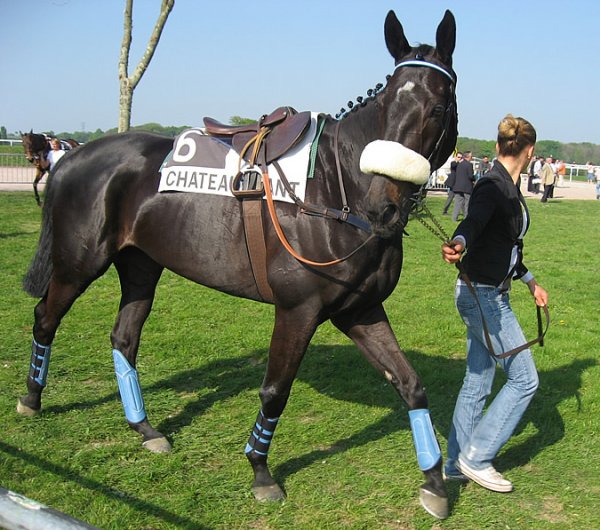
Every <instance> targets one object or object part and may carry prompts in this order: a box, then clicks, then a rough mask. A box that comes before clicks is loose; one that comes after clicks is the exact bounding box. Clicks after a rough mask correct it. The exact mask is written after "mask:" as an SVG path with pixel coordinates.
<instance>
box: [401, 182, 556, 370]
mask: <svg viewBox="0 0 600 530" xmlns="http://www.w3.org/2000/svg"><path fill="white" fill-rule="evenodd" d="M412 200H413V201H414V203H415V205H414V207H413V215H414V217H415V219H417V221H419V222H420V223H421V224H422V225H423V226H424V227H425V228H427V230H429V231H430V232H431V233H432V234H433V235H434V236H435V237H436V238H438V239H440V240H441V241H442V242H443V243H445V244H447V245H449V244H450V238H449V237H448V234H447V233H446V231H445V230H444V228H443V227H442V225H441V224H440V222H439V221H438V220H437V219H436V218H435V216H434V215H433V214H432V213H431V210H430V209H429V207H428V206H427V205H426V204H425V195H424V193H423V190H419V192H418V193H417V195H416V196H415V197H414V198H413V199H412ZM423 213H424V214H425V215H426V216H427V217H429V220H430V223H431V224H430V223H429V222H428V221H427V220H426V219H425V218H424V217H423V216H422V214H423ZM456 268H457V269H458V275H459V277H460V278H461V279H462V281H464V282H465V284H466V285H467V288H468V289H469V291H470V293H471V295H472V296H473V298H474V299H475V302H476V303H477V308H478V309H479V313H480V315H481V324H482V326H483V334H484V337H485V342H486V345H487V348H488V350H489V352H490V353H491V354H492V355H493V356H494V357H496V358H497V359H504V358H505V357H509V356H511V355H516V354H517V353H520V352H522V351H523V350H526V349H527V348H530V347H531V346H533V345H534V344H537V343H539V344H540V346H543V345H544V337H545V335H546V333H547V331H548V328H549V326H550V312H549V311H548V307H547V306H543V307H540V306H539V305H537V304H536V306H535V307H536V313H537V329H538V336H537V338H535V339H533V340H530V341H528V342H526V343H525V344H522V345H521V346H517V347H516V348H513V349H512V350H510V351H507V352H503V353H500V354H496V352H495V351H494V346H493V345H492V339H491V337H490V333H489V330H488V326H487V322H486V320H485V317H484V315H483V308H482V307H481V304H480V302H479V297H478V296H477V291H476V290H475V287H473V284H472V283H471V280H470V278H469V276H468V275H467V272H466V271H465V268H464V265H463V264H462V260H459V261H457V262H456ZM542 309H543V310H544V315H545V317H546V327H545V329H543V325H542V311H541V310H542Z"/></svg>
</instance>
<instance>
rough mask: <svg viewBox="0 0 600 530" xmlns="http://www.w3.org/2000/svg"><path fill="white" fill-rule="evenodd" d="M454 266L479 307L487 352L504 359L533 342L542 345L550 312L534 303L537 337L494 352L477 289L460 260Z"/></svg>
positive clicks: (548, 325)
mask: <svg viewBox="0 0 600 530" xmlns="http://www.w3.org/2000/svg"><path fill="white" fill-rule="evenodd" d="M456 268H457V269H458V270H459V276H460V278H461V280H462V281H463V282H465V284H466V285H467V287H468V289H469V291H470V292H471V294H472V295H473V298H474V299H475V302H477V307H478V309H479V313H480V314H481V324H482V327H483V335H484V338H485V343H486V346H487V349H488V350H489V352H490V353H491V354H492V355H493V356H494V357H495V358H496V359H504V358H505V357H509V356H511V355H516V354H517V353H520V352H522V351H523V350H526V349H527V348H530V347H531V346H533V345H534V344H537V343H538V342H539V343H540V346H543V345H544V336H545V335H546V333H547V331H548V328H549V327H550V312H549V311H548V307H547V306H543V307H540V306H538V305H536V309H537V327H538V336H537V338H535V339H533V340H530V341H528V342H526V343H525V344H521V346H517V347H516V348H513V349H512V350H510V351H507V352H502V353H500V354H496V352H495V351H494V346H493V345H492V339H491V337H490V333H489V330H488V326H487V322H486V321H485V316H484V314H483V309H482V307H481V304H480V302H479V297H478V296H477V291H476V290H475V287H474V286H473V284H472V283H471V280H470V278H469V276H468V274H467V273H466V271H465V269H464V267H463V264H462V262H460V261H459V262H457V263H456ZM542 309H543V310H544V315H545V316H546V327H545V329H542V311H541V310H542Z"/></svg>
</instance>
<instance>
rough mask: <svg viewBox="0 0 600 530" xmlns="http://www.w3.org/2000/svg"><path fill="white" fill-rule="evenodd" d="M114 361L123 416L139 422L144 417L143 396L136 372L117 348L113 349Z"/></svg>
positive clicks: (132, 421)
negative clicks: (123, 411)
mask: <svg viewBox="0 0 600 530" xmlns="http://www.w3.org/2000/svg"><path fill="white" fill-rule="evenodd" d="M113 360H114V361H115V374H116V375H117V383H118V385H119V393H120V394H121V402H122V403H123V409H124V410H125V417H126V418H127V421H130V422H131V423H139V422H140V421H142V420H143V419H145V418H146V410H145V409H144V398H142V389H141V388H140V383H139V381H138V373H137V370H136V369H135V368H133V367H132V366H131V365H130V364H129V361H128V360H127V359H126V358H125V356H124V355H123V354H122V353H121V352H120V351H119V350H113Z"/></svg>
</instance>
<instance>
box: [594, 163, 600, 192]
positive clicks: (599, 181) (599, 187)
mask: <svg viewBox="0 0 600 530" xmlns="http://www.w3.org/2000/svg"><path fill="white" fill-rule="evenodd" d="M594 173H595V174H596V200H600V166H597V167H596V169H595V170H594Z"/></svg>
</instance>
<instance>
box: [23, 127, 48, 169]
mask: <svg viewBox="0 0 600 530" xmlns="http://www.w3.org/2000/svg"><path fill="white" fill-rule="evenodd" d="M21 141H22V142H23V150H24V151H25V158H27V160H29V162H31V163H32V164H33V163H34V162H36V161H37V162H39V159H40V155H41V153H43V152H44V151H47V150H48V141H47V140H46V137H45V136H44V135H43V134H35V133H34V132H33V130H32V131H30V132H28V133H25V134H23V133H21Z"/></svg>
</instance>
